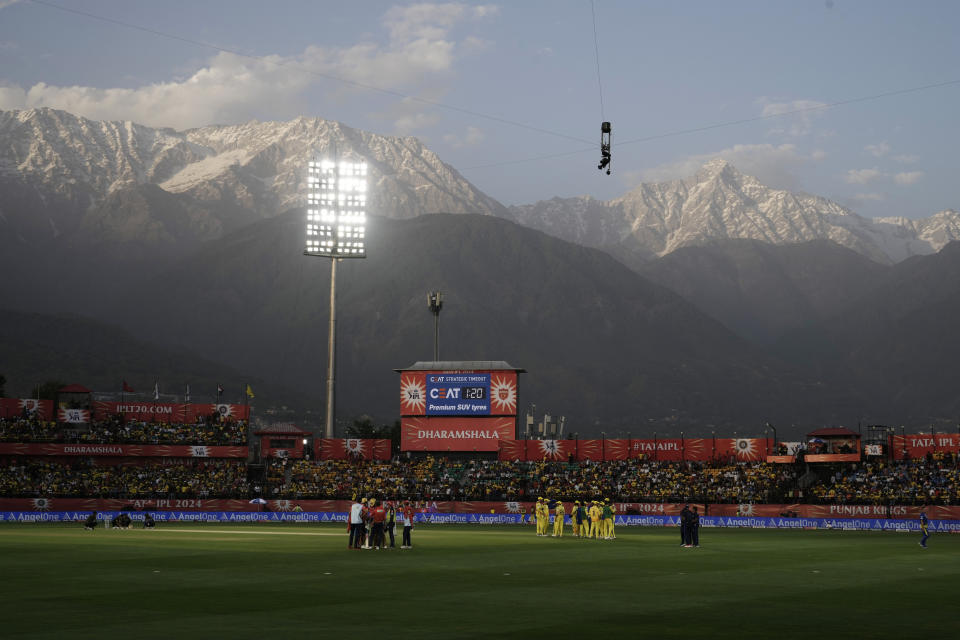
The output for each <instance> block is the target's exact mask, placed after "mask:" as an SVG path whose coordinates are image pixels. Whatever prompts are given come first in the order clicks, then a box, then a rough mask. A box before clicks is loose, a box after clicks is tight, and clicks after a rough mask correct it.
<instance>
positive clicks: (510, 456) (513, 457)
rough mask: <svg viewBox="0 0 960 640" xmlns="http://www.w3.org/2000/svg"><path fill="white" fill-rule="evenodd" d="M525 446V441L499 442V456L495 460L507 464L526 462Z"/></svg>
mask: <svg viewBox="0 0 960 640" xmlns="http://www.w3.org/2000/svg"><path fill="white" fill-rule="evenodd" d="M526 444H527V441H526V440H501V441H500V455H499V456H498V457H497V458H498V459H499V460H504V461H507V462H517V461H519V462H526V460H527V446H526Z"/></svg>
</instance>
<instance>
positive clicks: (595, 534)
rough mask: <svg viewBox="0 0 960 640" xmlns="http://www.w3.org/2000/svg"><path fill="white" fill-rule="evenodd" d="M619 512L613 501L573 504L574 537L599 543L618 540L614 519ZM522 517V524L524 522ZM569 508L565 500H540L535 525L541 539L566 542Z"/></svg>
mask: <svg viewBox="0 0 960 640" xmlns="http://www.w3.org/2000/svg"><path fill="white" fill-rule="evenodd" d="M551 510H552V511H553V516H554V518H553V533H549V530H550V511H551ZM616 514H617V510H616V507H614V506H613V503H612V502H610V498H605V499H603V500H593V501H589V500H584V501H583V502H581V501H580V500H574V501H573V507H572V509H571V511H570V523H571V525H572V527H573V536H574V537H576V538H595V539H597V540H616V539H617V536H616V533H615V531H614V528H613V521H614V516H616ZM522 515H523V514H521V521H522ZM566 515H567V507H566V505H564V504H563V501H562V500H553V499H550V498H537V502H536V504H535V505H534V507H533V517H534V523H535V524H536V526H537V536H548V537H551V538H562V537H563V527H564V520H565V518H566Z"/></svg>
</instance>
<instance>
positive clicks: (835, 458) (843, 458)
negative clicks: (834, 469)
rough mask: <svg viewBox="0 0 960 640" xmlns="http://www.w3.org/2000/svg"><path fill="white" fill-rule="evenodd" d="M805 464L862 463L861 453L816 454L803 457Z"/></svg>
mask: <svg viewBox="0 0 960 640" xmlns="http://www.w3.org/2000/svg"><path fill="white" fill-rule="evenodd" d="M803 461H804V462H860V454H859V453H814V454H810V453H808V454H806V455H804V456H803Z"/></svg>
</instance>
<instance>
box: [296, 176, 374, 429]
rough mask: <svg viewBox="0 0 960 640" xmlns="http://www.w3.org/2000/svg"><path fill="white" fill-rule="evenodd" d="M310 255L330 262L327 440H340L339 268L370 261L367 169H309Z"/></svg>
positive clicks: (308, 251)
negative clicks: (336, 433) (345, 261)
mask: <svg viewBox="0 0 960 640" xmlns="http://www.w3.org/2000/svg"><path fill="white" fill-rule="evenodd" d="M303 253H304V255H308V256H320V257H325V258H330V331H329V341H328V343H327V415H326V436H327V437H328V438H332V437H333V435H334V433H333V432H334V428H333V427H334V422H335V421H336V419H335V416H334V407H335V404H336V403H335V400H336V394H335V392H334V388H335V384H334V373H335V371H336V366H335V364H336V353H337V262H339V261H340V260H342V259H343V258H366V257H367V163H366V162H351V161H348V160H337V161H334V160H330V159H328V158H323V159H319V158H315V159H313V160H311V161H309V162H308V163H307V238H306V246H305V248H304V251H303Z"/></svg>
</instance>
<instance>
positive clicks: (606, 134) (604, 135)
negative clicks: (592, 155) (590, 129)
mask: <svg viewBox="0 0 960 640" xmlns="http://www.w3.org/2000/svg"><path fill="white" fill-rule="evenodd" d="M612 137H613V129H612V127H611V126H610V123H609V122H604V123H602V124H601V125H600V164H598V165H597V169H600V170H601V171H603V170H604V169H606V170H607V175H610V145H611V144H612V143H611V138H612Z"/></svg>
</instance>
